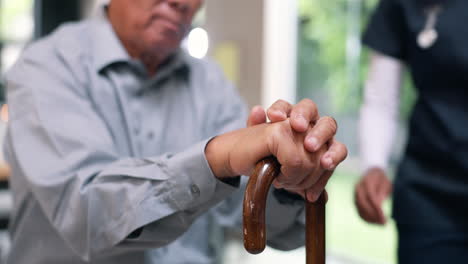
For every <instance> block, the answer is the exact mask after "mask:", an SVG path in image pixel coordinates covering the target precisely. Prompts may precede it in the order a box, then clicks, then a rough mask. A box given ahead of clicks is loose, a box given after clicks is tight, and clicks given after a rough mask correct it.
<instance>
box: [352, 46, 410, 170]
mask: <svg viewBox="0 0 468 264" xmlns="http://www.w3.org/2000/svg"><path fill="white" fill-rule="evenodd" d="M402 71H403V65H402V63H401V62H400V61H398V60H396V59H394V58H391V57H388V56H385V55H382V54H378V53H372V55H371V61H370V66H369V72H368V75H367V80H366V84H365V87H364V98H363V104H362V106H361V114H360V120H359V147H360V158H361V169H362V172H365V171H367V170H369V169H371V168H381V169H383V170H386V169H388V162H389V159H390V155H391V152H392V150H393V146H394V145H395V138H396V132H397V128H398V116H399V115H398V109H399V97H400V90H401V76H402Z"/></svg>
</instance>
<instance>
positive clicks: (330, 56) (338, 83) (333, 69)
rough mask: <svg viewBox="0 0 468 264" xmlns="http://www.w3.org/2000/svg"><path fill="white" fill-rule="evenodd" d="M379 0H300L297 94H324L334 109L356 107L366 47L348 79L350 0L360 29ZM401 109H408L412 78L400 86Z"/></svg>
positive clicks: (361, 83)
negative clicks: (357, 7)
mask: <svg viewBox="0 0 468 264" xmlns="http://www.w3.org/2000/svg"><path fill="white" fill-rule="evenodd" d="M377 2H378V0H367V1H363V0H334V1H321V0H300V1H299V14H300V19H301V23H300V36H299V44H298V45H299V47H298V50H299V56H298V68H299V71H298V86H299V88H298V95H299V97H313V95H316V94H317V93H323V94H327V99H328V100H327V101H330V102H331V103H330V104H329V105H328V106H327V108H329V109H328V110H330V111H332V112H335V113H340V112H341V113H342V112H349V111H352V112H354V111H357V109H358V107H359V105H360V103H361V97H362V96H361V94H362V88H363V81H364V80H365V75H366V73H367V69H368V51H367V49H366V48H364V49H362V50H361V53H360V58H359V67H358V69H354V70H353V72H355V73H356V74H357V75H358V76H351V77H352V78H354V79H356V83H353V82H352V80H350V76H349V73H348V72H347V70H348V69H347V65H346V63H347V62H346V55H347V54H346V41H347V36H348V34H347V30H348V18H347V17H348V15H349V8H350V4H354V5H359V9H358V11H359V13H360V14H361V18H360V21H359V24H360V28H361V32H362V31H363V30H364V28H365V27H366V25H367V23H368V19H369V17H370V14H371V13H372V11H373V9H374V7H375V5H376V3H377ZM402 95H403V99H402V104H401V106H402V110H403V111H402V112H403V114H404V115H405V114H407V113H408V112H409V110H410V109H411V106H412V102H413V101H414V98H415V94H414V91H413V90H412V85H411V82H409V81H406V82H405V86H404V90H403V94H402Z"/></svg>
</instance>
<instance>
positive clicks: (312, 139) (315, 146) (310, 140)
mask: <svg viewBox="0 0 468 264" xmlns="http://www.w3.org/2000/svg"><path fill="white" fill-rule="evenodd" d="M307 141H308V143H309V146H310V148H311V149H312V151H316V150H317V149H318V140H317V138H315V137H310V138H308V139H307Z"/></svg>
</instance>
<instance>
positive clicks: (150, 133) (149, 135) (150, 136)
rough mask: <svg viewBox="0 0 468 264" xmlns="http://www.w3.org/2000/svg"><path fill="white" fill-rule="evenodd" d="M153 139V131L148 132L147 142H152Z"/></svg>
mask: <svg viewBox="0 0 468 264" xmlns="http://www.w3.org/2000/svg"><path fill="white" fill-rule="evenodd" d="M153 138H154V133H153V131H151V132H148V139H149V140H152V139H153Z"/></svg>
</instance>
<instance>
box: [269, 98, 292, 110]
mask: <svg viewBox="0 0 468 264" xmlns="http://www.w3.org/2000/svg"><path fill="white" fill-rule="evenodd" d="M273 106H276V107H279V108H284V107H288V106H289V103H288V102H286V101H285V100H283V99H279V100H276V102H275V103H274V104H273Z"/></svg>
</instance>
